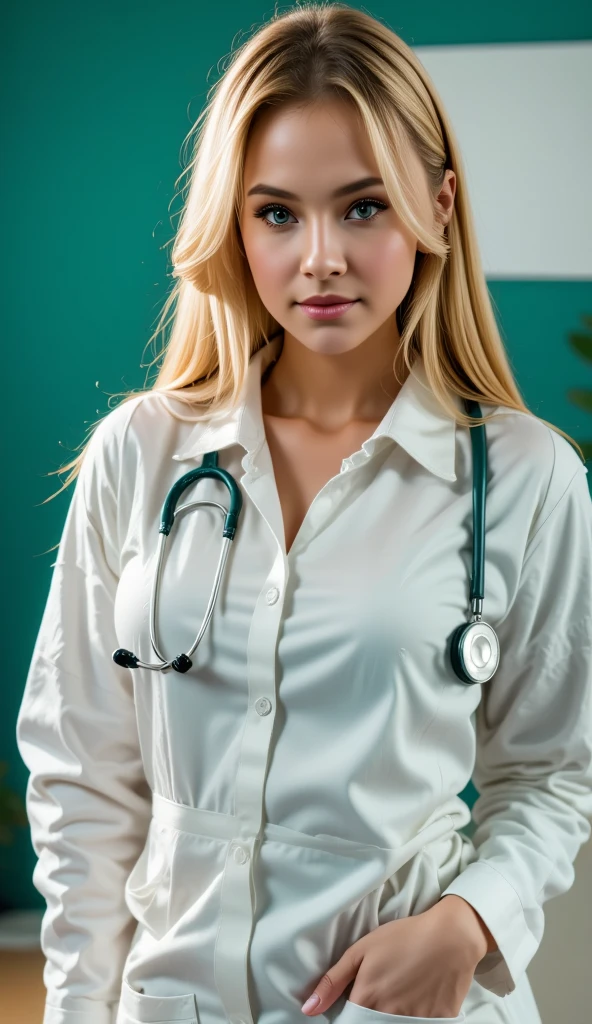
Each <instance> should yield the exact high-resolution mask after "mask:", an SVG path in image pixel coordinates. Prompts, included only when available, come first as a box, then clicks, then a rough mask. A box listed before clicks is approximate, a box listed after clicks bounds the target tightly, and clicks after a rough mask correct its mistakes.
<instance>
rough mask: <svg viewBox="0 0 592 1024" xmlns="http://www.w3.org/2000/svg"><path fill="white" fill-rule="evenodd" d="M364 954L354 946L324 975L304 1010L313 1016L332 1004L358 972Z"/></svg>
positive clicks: (305, 1004) (303, 1007)
mask: <svg viewBox="0 0 592 1024" xmlns="http://www.w3.org/2000/svg"><path fill="white" fill-rule="evenodd" d="M362 959H363V955H362V954H360V951H359V950H355V947H354V946H350V948H349V949H347V950H346V951H345V953H344V954H343V956H342V957H341V959H340V960H338V961H337V963H336V964H334V965H333V967H331V969H330V970H328V971H327V973H326V974H324V975H323V977H322V978H321V980H320V981H319V983H318V985H317V986H316V988H315V990H314V992H313V993H312V994H311V995H310V996H309V997H308V999H307V1000H306V1002H305V1003H304V1005H303V1006H302V1012H303V1013H306V1014H309V1015H310V1016H311V1017H313V1016H314V1015H315V1014H317V1013H320V1012H321V1011H324V1010H326V1009H327V1007H329V1006H331V1005H332V1004H333V1003H334V1002H335V1000H336V999H337V998H338V997H339V996H340V995H341V993H342V992H343V990H344V988H346V987H347V986H348V985H349V983H350V981H353V979H354V978H355V976H356V974H357V973H358V969H359V966H360V964H361V962H362Z"/></svg>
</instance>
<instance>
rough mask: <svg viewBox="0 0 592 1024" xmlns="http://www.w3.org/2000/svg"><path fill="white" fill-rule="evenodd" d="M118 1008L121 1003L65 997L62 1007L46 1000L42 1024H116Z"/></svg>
mask: <svg viewBox="0 0 592 1024" xmlns="http://www.w3.org/2000/svg"><path fill="white" fill-rule="evenodd" d="M118 1008H119V1002H117V1003H100V1002H98V1001H97V1000H96V999H73V998H72V997H71V996H64V997H63V1000H62V1005H61V1006H59V1005H58V1004H57V1003H50V1002H49V1000H46V1002H45V1013H44V1016H43V1022H42V1024H115V1018H116V1016H117V1011H118Z"/></svg>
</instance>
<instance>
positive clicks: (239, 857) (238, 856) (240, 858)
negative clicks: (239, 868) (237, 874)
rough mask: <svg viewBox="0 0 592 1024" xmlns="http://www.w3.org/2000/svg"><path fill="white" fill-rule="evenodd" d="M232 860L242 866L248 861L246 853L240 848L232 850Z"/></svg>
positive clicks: (236, 847)
mask: <svg viewBox="0 0 592 1024" xmlns="http://www.w3.org/2000/svg"><path fill="white" fill-rule="evenodd" d="M234 859H235V861H236V863H237V864H244V863H245V861H246V860H248V859H249V854H248V851H247V850H245V849H244V848H243V847H242V846H235V848H234Z"/></svg>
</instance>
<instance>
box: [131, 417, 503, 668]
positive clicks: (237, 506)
mask: <svg viewBox="0 0 592 1024" xmlns="http://www.w3.org/2000/svg"><path fill="white" fill-rule="evenodd" d="M465 405H466V408H467V412H468V413H469V415H471V416H473V417H475V416H476V417H479V418H480V417H481V408H480V405H479V403H478V402H477V401H475V400H474V399H465ZM470 435H471V450H472V460H473V492H472V495H473V500H472V513H473V553H472V571H471V585H470V604H471V618H470V619H469V621H468V622H463V623H461V625H460V626H458V627H457V628H456V629H455V630H454V631H453V632H452V634H451V635H450V637H449V638H448V641H449V655H450V660H451V664H452V667H453V669H454V672H455V674H456V676H457V677H458V678H459V679H460V680H461V682H463V683H466V684H469V685H470V684H473V683H484V682H487V681H488V680H489V679H491V677H492V676H493V675H494V673H495V672H496V670H497V667H498V664H499V659H500V650H499V641H498V638H497V636H496V633H495V631H494V629H493V627H492V626H490V625H489V623H487V622H485V621H484V620H483V618H482V610H483V599H484V587H485V501H486V493H487V441H486V435H485V426H484V424H479V425H478V426H475V427H472V428H471V430H470ZM204 477H214V478H216V479H219V480H221V481H222V483H224V484H225V485H226V487H227V488H228V490H229V492H230V505H229V508H228V509H227V508H226V507H225V506H224V505H221V504H220V503H219V502H217V501H210V500H206V499H204V500H201V501H193V502H189V503H188V504H185V505H181V507H180V508H176V504H177V501H178V500H179V498H180V496H181V494H182V493H183V491H185V490H186V489H187V487H190V486H191V485H192V484H193V483H195V482H196V481H199V480H201V479H202V478H204ZM202 505H209V506H211V507H213V508H217V509H219V510H220V511H221V513H222V515H223V516H224V530H223V536H222V547H221V550H220V557H219V560H218V566H217V569H216V575H215V579H214V585H213V587H212V592H211V594H210V600H209V602H208V606H207V608H206V611H205V615H204V617H203V621H202V624H201V626H200V629H199V632H198V634H197V636H196V638H195V640H194V642H193V644H192V646H191V647H190V649H189V650H188V651H187V653H186V654H179V655H177V657H176V658H173V659H172V660H171V661H168V660H167V659H166V658H165V657H164V655H163V654H162V652H161V650H160V646H159V643H158V638H157V635H156V609H157V606H158V595H159V591H160V583H161V577H162V572H163V559H164V552H165V547H166V542H167V539H168V536H169V534H170V532H171V530H172V529H173V527H174V524H175V522H176V521H177V518H178V516H180V515H181V514H182V513H184V512H188V511H191V510H193V509H195V508H198V507H199V506H202ZM241 508H242V494H241V491H240V488H239V486H238V484H237V483H236V481H235V480H234V478H233V477H232V476H231V474H230V473H228V472H227V471H226V470H224V469H221V468H220V467H219V466H218V452H208V453H207V454H205V455H204V458H203V462H202V465H201V466H200V467H199V468H198V469H193V470H191V471H190V472H189V473H185V474H184V475H183V476H182V477H180V478H179V480H177V481H176V483H175V484H173V486H172V488H171V489H170V491H169V493H168V494H167V496H166V498H165V501H164V504H163V507H162V512H161V523H160V528H159V534H160V537H159V543H158V550H157V563H156V571H155V574H154V579H153V583H152V591H151V597H150V643H151V645H152V649H153V651H154V653H155V654H156V656H157V657H158V658H159V659H160V661H159V662H158V663H157V664H153V663H150V662H145V661H141V660H140V659H139V658H138V657H137V656H136V655H135V654H133V652H132V651H128V650H126V649H125V648H119V649H118V650H116V651H114V652H113V660H114V661H115V662H116V664H118V665H121V666H123V667H125V668H145V669H153V670H159V671H165V670H166V669H169V668H173V669H175V671H177V672H181V673H184V672H187V671H188V670H189V669H190V668H191V665H192V661H191V655H192V654H193V653H194V651H195V650H196V648H197V646H198V645H199V643H200V642H201V639H202V637H203V635H204V633H205V631H206V629H207V627H208V624H209V622H210V618H211V616H212V612H213V610H214V606H215V603H216V598H217V596H218V591H219V589H220V583H221V581H222V576H223V573H224V569H225V566H226V562H227V559H228V553H229V551H230V545H231V543H232V541H233V540H234V537H235V533H236V529H237V526H238V519H239V515H240V511H241Z"/></svg>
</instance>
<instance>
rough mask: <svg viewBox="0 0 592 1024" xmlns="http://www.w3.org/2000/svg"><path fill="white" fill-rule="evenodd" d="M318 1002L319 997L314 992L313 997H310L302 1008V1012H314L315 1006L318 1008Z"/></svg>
mask: <svg viewBox="0 0 592 1024" xmlns="http://www.w3.org/2000/svg"><path fill="white" fill-rule="evenodd" d="M320 1001H321V997H320V996H318V995H317V994H316V992H315V994H314V996H311V997H310V998H309V999H307V1000H306V1002H305V1004H304V1006H303V1007H302V1012H303V1013H308V1011H309V1010H314V1008H315V1006H318V1004H319V1003H320Z"/></svg>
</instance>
